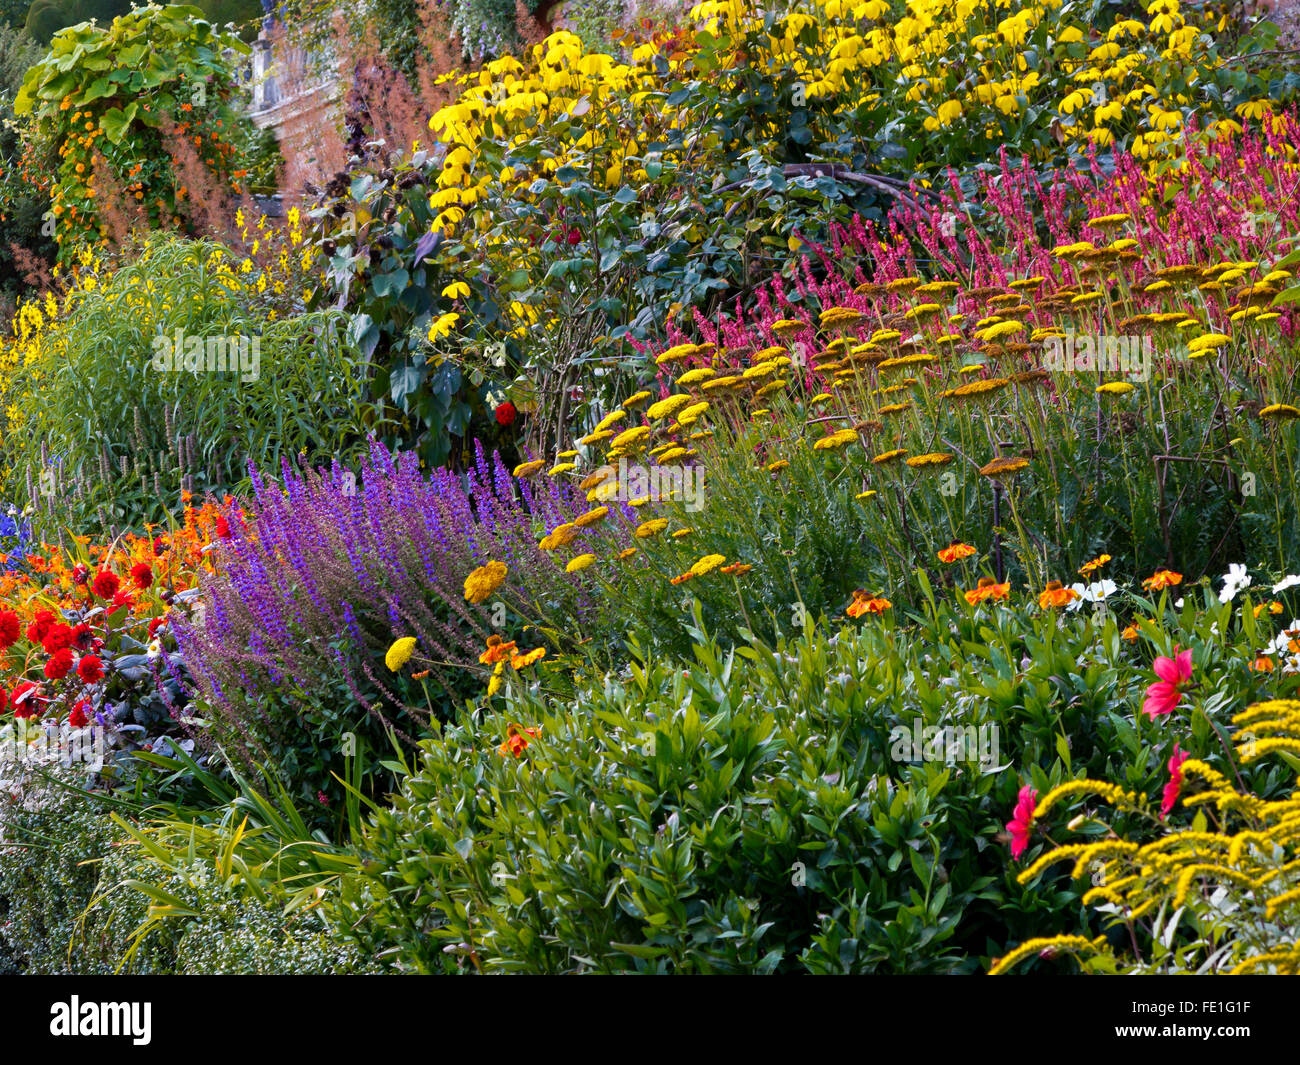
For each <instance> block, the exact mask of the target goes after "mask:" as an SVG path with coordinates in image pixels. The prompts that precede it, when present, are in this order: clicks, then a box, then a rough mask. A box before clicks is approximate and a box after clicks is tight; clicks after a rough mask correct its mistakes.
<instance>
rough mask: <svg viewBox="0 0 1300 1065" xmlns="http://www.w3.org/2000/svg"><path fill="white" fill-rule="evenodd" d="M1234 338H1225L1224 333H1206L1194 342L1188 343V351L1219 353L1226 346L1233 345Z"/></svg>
mask: <svg viewBox="0 0 1300 1065" xmlns="http://www.w3.org/2000/svg"><path fill="white" fill-rule="evenodd" d="M1231 343H1232V337H1230V336H1225V335H1224V334H1223V333H1206V334H1204V335H1203V336H1199V337H1196V338H1195V339H1194V340H1189V341H1188V342H1187V350H1188V351H1189V352H1191V351H1217V350H1218V349H1219V348H1221V347H1223V346H1224V345H1225V344H1231Z"/></svg>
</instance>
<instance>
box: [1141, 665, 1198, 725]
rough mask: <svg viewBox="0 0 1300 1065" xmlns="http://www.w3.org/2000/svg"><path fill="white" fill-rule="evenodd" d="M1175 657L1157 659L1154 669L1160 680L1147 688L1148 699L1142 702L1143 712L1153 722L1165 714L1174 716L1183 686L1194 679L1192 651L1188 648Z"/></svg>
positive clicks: (1181, 695)
mask: <svg viewBox="0 0 1300 1065" xmlns="http://www.w3.org/2000/svg"><path fill="white" fill-rule="evenodd" d="M1174 651H1175V656H1174V657H1173V658H1165V657H1164V656H1163V655H1162V656H1161V657H1159V658H1157V659H1156V661H1155V666H1154V669H1155V671H1156V676H1157V677H1159V678H1160V679H1159V680H1158V681H1156V683H1154V684H1152V685H1151V686H1150V687H1149V688H1147V697H1146V699H1144V700H1143V702H1142V712H1143V713H1144V714H1146V715H1147V716H1148V717H1149V718H1151V719H1152V720H1153V721H1154V720H1155V719H1156V718H1157V717H1164V715H1165V714H1172V713H1173V712H1174V709H1175V708H1176V707H1177V706H1178V703H1179V701H1180V700H1181V699H1182V697H1183V690H1182V689H1183V685H1184V684H1186V683H1187V682H1188V681H1189V680H1191V679H1192V651H1191V648H1188V649H1187V650H1186V651H1183V652H1182V653H1181V654H1178V653H1177V651H1178V648H1176V647H1175V648H1174Z"/></svg>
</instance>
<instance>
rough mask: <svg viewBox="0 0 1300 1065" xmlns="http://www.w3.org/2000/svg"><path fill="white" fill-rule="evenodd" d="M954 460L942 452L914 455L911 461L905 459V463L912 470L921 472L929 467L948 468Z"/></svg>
mask: <svg viewBox="0 0 1300 1065" xmlns="http://www.w3.org/2000/svg"><path fill="white" fill-rule="evenodd" d="M952 460H953V456H952V455H948V454H945V453H944V452H942V451H931V452H928V453H927V454H924V455H913V456H912V457H911V458H910V459H904V460H903V461H904V462H905V463H906V464H907V465H908V466H911V467H912V469H914V470H919V469H924V468H925V467H927V466H947V465H948V463H950V462H951V461H952Z"/></svg>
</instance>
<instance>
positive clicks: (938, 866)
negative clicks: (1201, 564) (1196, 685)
mask: <svg viewBox="0 0 1300 1065" xmlns="http://www.w3.org/2000/svg"><path fill="white" fill-rule="evenodd" d="M1148 606H1149V607H1151V608H1152V609H1153V610H1154V611H1155V612H1156V613H1157V615H1158V616H1163V617H1165V618H1166V619H1167V622H1168V624H1169V625H1170V628H1171V629H1172V630H1173V631H1171V633H1170V634H1169V636H1168V637H1164V636H1163V635H1160V634H1159V633H1156V632H1155V630H1153V634H1154V635H1155V636H1158V637H1159V644H1158V646H1159V648H1160V649H1161V650H1165V651H1167V650H1169V647H1168V646H1167V645H1165V640H1166V639H1168V640H1170V641H1171V642H1172V641H1174V640H1177V641H1180V642H1182V643H1183V645H1184V646H1186V645H1188V644H1190V645H1192V646H1194V647H1195V648H1196V654H1197V668H1198V674H1199V675H1200V676H1203V677H1204V678H1205V681H1206V687H1207V690H1212V691H1214V692H1215V695H1214V697H1213V700H1212V703H1213V705H1212V706H1210V705H1207V713H1208V714H1210V715H1212V716H1217V715H1219V714H1222V713H1227V712H1231V710H1233V709H1238V708H1240V707H1241V706H1243V705H1245V703H1246V702H1248V701H1249V700H1250V699H1251V697H1252V695H1253V694H1254V693H1255V692H1257V691H1258V690H1259V685H1260V681H1259V680H1258V679H1257V678H1255V677H1253V676H1252V675H1251V674H1250V672H1249V671H1248V670H1247V668H1246V657H1245V654H1244V650H1245V648H1246V647H1248V646H1249V643H1248V641H1249V639H1250V637H1251V636H1252V635H1254V633H1247V632H1246V631H1245V630H1244V629H1241V630H1239V631H1234V632H1233V633H1232V634H1231V635H1230V636H1226V637H1225V636H1224V635H1220V634H1222V633H1227V632H1228V626H1229V624H1230V623H1229V620H1228V618H1229V615H1230V612H1231V610H1230V608H1228V607H1222V606H1217V605H1215V604H1213V603H1212V602H1211V600H1210V597H1208V596H1207V597H1206V603H1205V606H1204V607H1203V609H1202V612H1201V613H1199V614H1197V613H1196V612H1195V611H1192V610H1189V611H1185V612H1184V614H1183V615H1182V616H1181V617H1180V618H1174V617H1173V616H1172V615H1168V614H1163V613H1162V612H1161V610H1160V609H1158V607H1157V604H1148ZM1243 624H1244V623H1243ZM691 633H692V636H693V638H694V639H695V641H696V643H695V648H694V657H693V660H691V661H689V662H681V661H674V660H672V659H667V660H663V661H652V660H650V659H648V658H647V657H646V656H643V655H634V657H633V660H632V661H631V662H630V664H629V665H628V667H627V668H626V669H624V670H622V671H621V672H618V673H608V674H606V675H604V676H602V677H594V678H591V679H589V680H585V681H579V682H578V686H577V689H576V690H575V691H574V692H571V693H569V692H566V693H563V694H561V695H557V696H556V697H555V698H554V699H552V698H550V697H548V694H547V693H544V692H542V691H540V690H538V689H537V688H536V687H533V688H528V689H525V690H512V691H511V693H510V697H509V699H508V701H507V704H506V705H505V706H504V707H501V708H498V709H488V710H486V711H484V712H483V713H481V714H472V715H465V716H464V717H462V719H461V720H460V722H459V723H458V725H457V727H455V728H449V729H447V730H446V732H445V733H444V735H443V736H442V737H441V738H439V739H437V740H430V741H428V742H427V743H426V744H425V745H424V753H423V758H422V760H421V762H420V764H419V765H418V766H416V767H415V768H414V769H413V770H412V771H411V772H410V775H409V777H408V779H407V780H406V781H405V783H404V784H403V787H402V789H401V792H400V793H399V794H398V795H397V796H395V797H394V800H393V805H392V808H391V809H388V810H379V811H376V812H375V813H374V814H373V816H372V819H371V823H370V825H369V827H368V828H367V829H366V831H365V835H364V838H363V840H362V841H361V843H360V855H361V858H362V859H363V864H362V865H361V866H360V869H359V871H358V875H356V876H352V877H347V878H344V879H343V880H342V881H341V882H340V884H339V895H338V899H339V905H340V906H341V910H340V912H339V914H338V917H337V920H338V922H339V924H340V925H341V926H343V927H345V928H348V929H350V930H352V934H353V935H355V936H356V937H357V938H358V940H359V942H361V944H362V945H363V947H364V948H365V949H366V950H367V951H377V950H379V949H382V948H383V947H390V948H392V950H393V954H392V958H393V961H394V964H395V965H396V966H397V967H398V968H399V969H401V970H403V971H414V972H437V971H443V970H446V969H451V968H458V969H460V970H462V971H464V970H468V969H471V968H472V969H477V970H480V971H484V972H580V971H597V972H611V971H627V970H631V971H655V972H817V973H821V972H878V973H880V972H895V973H897V972H910V973H917V972H969V971H972V970H974V969H975V968H976V967H977V966H979V964H980V960H981V958H983V959H984V961H985V962H987V960H988V957H989V955H990V954H997V953H1000V952H1001V951H1002V949H1003V948H1004V947H1005V946H1007V945H1010V944H1014V943H1016V942H1019V941H1021V940H1023V939H1026V938H1029V937H1030V936H1032V935H1033V934H1034V932H1035V930H1036V929H1040V928H1042V927H1043V926H1044V925H1045V924H1047V925H1050V926H1051V927H1055V928H1060V930H1061V931H1074V930H1075V928H1074V927H1073V926H1070V927H1062V925H1070V923H1071V922H1075V923H1078V922H1079V921H1080V907H1079V898H1080V894H1081V891H1082V890H1083V889H1082V888H1080V887H1078V886H1077V885H1073V884H1071V883H1070V882H1069V880H1068V879H1065V878H1056V879H1048V878H1044V881H1043V882H1042V883H1040V884H1039V885H1038V886H1036V887H1035V888H1034V889H1032V890H1030V889H1026V888H1022V887H1021V886H1019V885H1017V884H1016V882H1015V877H1014V872H1015V870H1014V868H1013V866H1012V865H1011V863H1010V862H1009V860H1008V857H1007V852H1006V850H1005V848H1004V847H1003V846H1002V845H1000V838H999V833H1000V832H1001V828H1002V824H1003V822H1004V821H1005V820H1006V819H1007V818H1008V817H1009V814H1010V811H1011V809H1012V807H1013V806H1014V804H1015V800H1016V794H1017V791H1018V789H1019V787H1020V785H1021V782H1022V780H1021V777H1020V776H1019V774H1018V773H1017V772H1016V770H1015V769H1014V768H1013V767H1024V769H1023V772H1024V773H1025V775H1026V776H1027V777H1028V779H1029V780H1030V781H1031V782H1032V783H1033V784H1034V786H1035V787H1037V788H1039V789H1040V792H1045V790H1046V789H1048V788H1050V787H1052V786H1054V785H1056V784H1059V783H1061V782H1063V781H1066V780H1070V779H1072V778H1074V777H1078V776H1082V775H1083V774H1084V773H1085V772H1086V773H1087V774H1088V775H1089V776H1092V777H1097V776H1101V777H1102V778H1103V779H1113V780H1116V781H1122V782H1123V783H1124V785H1125V786H1126V787H1129V788H1132V789H1134V790H1142V791H1146V792H1148V793H1154V792H1156V791H1157V789H1158V787H1159V786H1160V785H1161V783H1162V781H1163V779H1164V760H1165V759H1166V758H1167V757H1168V752H1169V749H1170V748H1171V746H1172V742H1171V740H1172V737H1173V736H1178V737H1179V738H1180V741H1181V742H1182V744H1183V749H1185V750H1187V749H1191V750H1192V751H1194V752H1195V753H1196V754H1197V756H1199V757H1204V758H1206V759H1207V760H1208V761H1210V762H1211V763H1213V764H1218V765H1220V766H1223V767H1224V768H1225V769H1226V765H1225V761H1224V754H1223V749H1222V747H1221V746H1220V743H1219V740H1218V738H1217V736H1216V735H1215V734H1214V732H1213V731H1212V730H1211V728H1210V727H1209V725H1208V722H1207V721H1205V720H1200V721H1199V724H1197V723H1192V725H1191V727H1190V729H1189V728H1188V725H1187V723H1186V722H1185V721H1183V720H1182V715H1181V714H1180V715H1179V720H1177V721H1169V722H1163V723H1160V724H1150V723H1147V722H1139V723H1138V724H1137V725H1136V726H1135V724H1134V722H1133V719H1134V717H1135V710H1136V705H1137V700H1138V699H1139V698H1140V696H1141V692H1142V688H1143V686H1144V685H1145V684H1146V683H1148V682H1149V677H1150V673H1149V665H1148V662H1147V661H1146V653H1147V652H1146V649H1145V647H1143V648H1142V649H1141V650H1139V651H1138V652H1137V653H1135V652H1134V650H1132V649H1131V648H1130V646H1129V645H1127V644H1125V643H1124V641H1122V640H1121V639H1120V634H1119V629H1118V627H1117V626H1116V624H1115V621H1114V619H1113V617H1100V618H1090V617H1087V616H1081V617H1076V618H1071V619H1069V620H1061V619H1058V618H1057V617H1055V616H1054V615H1047V616H1040V617H1026V616H1025V615H1024V614H1022V613H1019V612H1013V611H1008V610H1006V609H1004V608H997V609H995V610H994V611H992V612H991V613H980V614H979V615H975V614H973V613H972V612H971V611H968V610H954V609H953V608H952V607H951V606H948V605H945V603H944V602H943V601H933V602H930V604H929V605H928V607H927V608H926V609H925V611H924V612H923V613H918V614H915V615H909V616H908V618H907V619H906V623H905V624H903V623H900V624H899V625H898V626H897V627H895V626H894V625H892V624H890V623H888V622H887V621H886V622H875V621H873V622H872V623H870V624H868V625H866V626H864V627H863V629H862V631H860V632H854V631H852V630H841V631H836V632H827V631H826V630H825V629H817V630H815V631H809V632H808V633H807V634H806V635H804V636H803V637H801V638H799V639H797V640H792V641H788V642H787V641H782V642H781V643H779V644H777V645H776V646H775V648H769V647H768V646H766V645H765V644H763V643H761V642H759V641H757V640H754V641H750V642H747V643H745V644H743V645H742V646H740V647H737V648H736V649H735V650H734V651H732V652H725V651H723V650H721V649H720V648H719V647H718V646H717V645H716V644H715V643H714V642H712V641H711V640H709V639H708V638H707V637H706V636H705V635H704V633H703V632H702V631H701V630H700V628H699V621H698V614H697V615H696V622H695V624H694V625H693V626H691ZM1225 642H1226V643H1228V644H1229V645H1230V646H1228V647H1225V646H1222V644H1223V643H1225ZM683 665H688V666H689V668H686V669H683V668H682V666H683ZM1283 684H1284V687H1285V688H1288V689H1293V688H1294V686H1295V681H1294V679H1291V680H1288V681H1285V682H1283ZM512 724H513V725H515V727H516V729H519V728H532V729H537V730H538V734H537V735H536V736H530V737H529V741H528V742H529V745H528V747H527V748H526V750H524V751H523V752H522V755H521V756H520V757H519V758H518V759H516V758H512V757H507V756H504V755H502V754H501V753H499V752H498V750H497V749H496V748H497V745H498V744H499V743H501V742H502V741H504V740H505V738H506V736H507V733H508V728H509V727H510V726H511V725H512ZM943 726H953V727H954V728H957V729H960V730H963V731H962V732H961V733H959V734H960V735H965V736H970V735H974V736H976V737H978V743H979V745H980V748H981V749H980V751H979V752H978V753H977V752H976V751H975V749H974V745H972V744H971V743H970V741H969V740H967V741H966V743H965V745H964V746H962V747H961V749H960V750H959V751H957V752H956V756H955V757H954V758H953V759H952V764H946V762H947V757H946V756H947V751H948V749H950V746H951V744H950V741H946V740H945V739H940V741H939V742H940V748H939V750H938V751H936V750H935V749H934V748H933V747H932V746H931V744H932V743H933V742H934V740H933V735H932V733H931V732H927V731H925V730H927V729H931V730H941V729H942V727H943ZM968 728H969V729H970V732H969V733H967V732H965V731H964V730H966V729H968ZM916 730H920V731H919V732H918V731H916ZM1186 733H1190V735H1188V734H1186ZM525 735H528V734H526V733H525ZM914 735H919V736H920V737H921V740H922V747H921V757H917V752H916V751H915V749H914V748H913V747H912V737H913V736H914ZM937 735H939V736H940V737H943V736H944V733H942V732H941V731H937ZM980 759H985V760H983V761H981V760H980ZM1284 776H1285V775H1284V774H1282V773H1279V772H1277V771H1276V770H1270V771H1268V772H1261V773H1258V774H1256V775H1255V776H1254V777H1253V778H1252V779H1253V783H1254V784H1255V786H1256V787H1257V788H1258V793H1259V794H1261V795H1272V794H1276V793H1277V791H1278V789H1279V788H1280V787H1281V786H1282V785H1283V784H1284ZM1120 830H1121V831H1129V832H1130V833H1131V834H1138V833H1140V832H1142V831H1147V832H1149V831H1150V827H1149V826H1143V825H1135V824H1128V823H1124V824H1122V826H1121V828H1120ZM1037 853H1039V851H1038V849H1037V846H1035V847H1034V848H1032V849H1031V850H1030V852H1029V853H1028V855H1027V856H1026V857H1027V860H1029V859H1032V858H1033V857H1034V856H1035V855H1036V854H1037ZM1082 927H1083V928H1085V929H1086V927H1087V926H1086V924H1085V925H1083V926H1082ZM1094 934H1095V933H1094Z"/></svg>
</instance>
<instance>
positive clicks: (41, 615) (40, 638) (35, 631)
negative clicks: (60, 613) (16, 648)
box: [27, 610, 54, 643]
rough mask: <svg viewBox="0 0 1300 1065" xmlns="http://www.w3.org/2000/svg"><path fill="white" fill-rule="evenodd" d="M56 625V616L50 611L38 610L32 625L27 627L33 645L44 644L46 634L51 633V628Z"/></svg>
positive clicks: (28, 636)
mask: <svg viewBox="0 0 1300 1065" xmlns="http://www.w3.org/2000/svg"><path fill="white" fill-rule="evenodd" d="M53 624H54V614H53V613H51V612H50V611H48V610H38V611H36V614H35V615H34V616H33V617H32V623H31V624H30V625H28V626H27V638H28V639H29V640H31V641H32V643H43V642H44V641H45V634H46V633H47V632H49V631H50V626H51V625H53Z"/></svg>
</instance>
